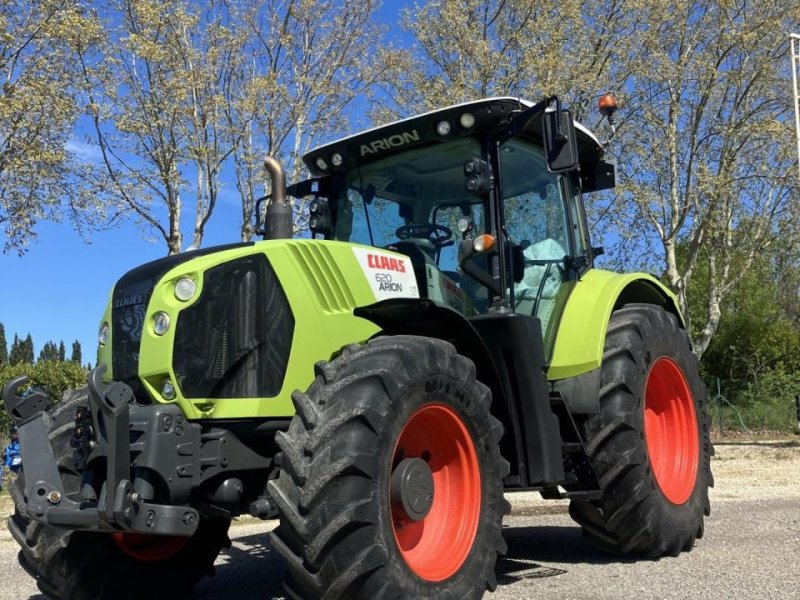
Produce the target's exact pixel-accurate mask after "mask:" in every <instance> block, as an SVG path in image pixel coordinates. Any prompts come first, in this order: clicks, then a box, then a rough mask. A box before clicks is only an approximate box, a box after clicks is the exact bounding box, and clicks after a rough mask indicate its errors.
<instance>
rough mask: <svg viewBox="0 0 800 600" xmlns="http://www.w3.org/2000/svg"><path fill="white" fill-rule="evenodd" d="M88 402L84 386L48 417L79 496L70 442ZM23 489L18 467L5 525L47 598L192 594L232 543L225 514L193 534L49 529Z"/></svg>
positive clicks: (68, 484)
mask: <svg viewBox="0 0 800 600" xmlns="http://www.w3.org/2000/svg"><path fill="white" fill-rule="evenodd" d="M87 404H88V400H87V396H86V392H85V390H82V391H76V392H72V393H71V395H70V396H68V397H67V398H65V400H64V401H63V402H62V403H61V404H60V405H59V406H58V407H56V408H55V409H54V410H53V412H52V413H51V414H50V415H49V417H50V421H51V427H50V443H51V445H52V447H53V452H54V454H55V456H56V460H57V461H58V468H59V471H60V473H61V478H62V481H63V482H64V487H65V491H66V492H67V494H69V495H77V493H78V489H79V486H80V474H79V473H78V471H77V470H76V469H75V467H74V464H73V461H72V448H71V447H70V443H69V442H70V438H71V437H72V433H73V430H74V428H75V424H74V418H75V409H76V408H78V407H79V406H86V405H87ZM24 489H25V479H24V467H23V471H22V472H21V473H20V477H19V478H17V480H16V481H15V482H14V484H13V487H12V490H11V493H12V496H13V498H14V505H15V509H16V510H15V513H14V515H13V516H12V517H10V518H9V520H8V527H9V530H10V531H11V534H12V535H13V536H14V538H15V539H16V540H17V542H18V543H19V544H20V552H19V562H20V564H21V565H22V567H23V568H24V569H25V570H26V571H27V572H28V573H29V574H30V575H32V576H33V577H35V578H36V580H37V584H38V586H39V588H40V589H41V590H42V592H44V594H45V595H47V596H48V597H50V598H57V599H60V600H117V599H131V600H133V599H134V598H135V599H137V600H140V599H141V598H149V599H161V598H164V599H165V600H166V599H170V600H174V599H175V598H189V597H190V596H191V591H192V588H193V587H194V585H195V584H196V583H197V582H198V581H199V580H200V579H201V578H202V577H203V576H205V575H213V573H214V561H215V560H216V558H217V555H218V554H219V552H220V550H221V549H222V548H223V547H226V546H229V545H230V540H229V539H228V535H227V532H228V526H229V525H230V520H228V519H213V520H212V519H207V518H201V520H200V524H199V526H198V530H197V532H196V533H195V535H194V536H192V537H191V538H178V537H162V536H148V535H141V534H130V533H120V534H104V533H85V532H80V531H68V530H66V529H60V528H57V527H49V526H47V525H43V524H42V523H39V522H38V521H33V520H30V519H29V518H28V515H27V512H26V510H25V505H26V503H25V499H24Z"/></svg>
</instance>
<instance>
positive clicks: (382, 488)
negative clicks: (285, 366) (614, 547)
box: [269, 336, 510, 600]
mask: <svg viewBox="0 0 800 600" xmlns="http://www.w3.org/2000/svg"><path fill="white" fill-rule="evenodd" d="M294 403H295V408H296V410H297V414H296V416H295V417H294V419H293V421H292V424H291V427H290V428H289V431H288V432H287V433H286V434H285V435H284V434H280V435H279V436H278V438H277V439H278V443H279V445H280V446H281V449H282V450H283V469H282V472H281V474H280V477H279V478H278V479H277V480H274V481H271V482H270V484H269V490H270V494H271V496H272V498H273V500H274V501H275V503H276V504H277V506H278V508H279V511H280V525H279V527H278V528H277V529H276V530H275V531H274V532H273V535H272V542H273V545H274V546H275V548H276V549H277V550H278V551H279V552H280V553H281V554H282V555H283V556H284V557H285V558H286V560H287V578H286V588H287V591H288V593H289V595H290V596H291V597H292V598H303V599H316V598H323V597H324V598H326V599H334V598H337V599H338V598H342V599H344V598H347V599H351V598H364V599H366V598H369V599H376V600H380V599H396V598H459V599H462V598H463V599H472V598H480V597H481V596H482V595H483V594H484V592H485V591H486V589H494V588H495V587H496V581H495V574H494V568H495V563H496V561H497V557H498V555H501V554H503V553H504V552H505V548H506V546H505V543H504V541H503V538H502V532H501V528H502V518H503V514H506V513H507V512H508V511H509V508H510V507H509V505H508V503H507V502H506V501H505V500H504V498H503V477H504V476H505V475H507V474H508V468H509V467H508V463H507V462H506V461H505V460H503V458H502V457H501V456H500V451H499V447H498V442H499V440H500V438H501V436H502V432H503V429H502V425H501V424H500V422H499V421H497V420H496V419H495V418H494V417H492V415H491V413H490V412H489V407H490V404H491V394H490V392H489V390H488V388H486V387H485V386H484V385H482V384H481V383H479V382H476V381H475V367H474V365H473V364H472V362H470V361H469V360H468V359H466V358H464V357H463V356H460V355H458V354H457V353H456V351H455V349H454V348H453V346H451V345H450V344H448V343H446V342H443V341H441V340H435V339H429V338H421V337H411V336H392V337H384V338H378V339H376V340H373V341H371V342H369V343H368V344H366V345H365V346H363V347H357V346H356V347H350V348H346V349H345V350H343V351H342V353H341V355H340V356H338V357H337V358H336V359H335V360H333V361H332V362H330V363H320V364H319V365H317V378H316V380H315V381H314V383H313V384H312V385H311V387H310V388H309V390H308V393H307V394H302V393H295V395H294Z"/></svg>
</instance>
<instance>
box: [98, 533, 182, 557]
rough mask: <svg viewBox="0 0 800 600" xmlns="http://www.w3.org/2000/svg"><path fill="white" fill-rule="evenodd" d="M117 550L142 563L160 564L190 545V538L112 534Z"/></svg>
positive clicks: (143, 534) (142, 534) (144, 534)
mask: <svg viewBox="0 0 800 600" xmlns="http://www.w3.org/2000/svg"><path fill="white" fill-rule="evenodd" d="M111 537H112V538H113V540H114V543H115V544H116V545H117V548H119V549H120V550H122V551H123V552H124V553H125V554H127V555H128V556H130V557H131V558H135V559H136V560H139V561H142V562H160V561H162V560H167V559H168V558H172V557H173V556H175V555H176V554H177V553H178V552H180V551H181V550H183V549H184V548H185V547H186V546H187V544H188V543H189V538H188V537H183V536H177V535H176V536H164V535H147V534H146V533H112V534H111Z"/></svg>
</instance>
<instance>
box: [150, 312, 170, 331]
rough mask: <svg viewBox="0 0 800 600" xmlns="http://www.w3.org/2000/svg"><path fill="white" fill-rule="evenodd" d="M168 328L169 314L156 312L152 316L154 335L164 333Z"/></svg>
mask: <svg viewBox="0 0 800 600" xmlns="http://www.w3.org/2000/svg"><path fill="white" fill-rule="evenodd" d="M168 329H169V315H168V314H167V313H165V312H159V313H156V316H155V317H154V318H153V331H155V332H156V335H164V334H165V333H167V330H168Z"/></svg>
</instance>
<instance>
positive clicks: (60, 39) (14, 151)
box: [0, 0, 100, 253]
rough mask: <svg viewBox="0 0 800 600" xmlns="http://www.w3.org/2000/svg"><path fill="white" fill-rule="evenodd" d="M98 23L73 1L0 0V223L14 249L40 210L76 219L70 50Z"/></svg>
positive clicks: (29, 233) (79, 215) (80, 218)
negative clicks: (71, 158) (72, 152)
mask: <svg viewBox="0 0 800 600" xmlns="http://www.w3.org/2000/svg"><path fill="white" fill-rule="evenodd" d="M99 34H100V26H99V23H98V22H97V21H96V20H95V19H94V18H93V16H92V15H91V14H85V13H84V11H82V10H81V7H80V4H79V3H78V2H75V1H67V2H64V1H61V0H58V1H50V0H41V1H31V0H18V1H12V0H0V79H1V80H0V226H2V227H3V229H4V233H5V241H4V250H5V251H8V250H11V249H14V250H17V251H18V252H20V253H22V252H23V251H24V248H25V245H26V244H27V243H28V241H29V240H30V239H31V238H32V237H34V236H35V232H34V226H35V224H36V222H37V220H38V219H40V218H52V219H56V220H58V219H60V218H61V216H62V212H63V211H64V210H66V211H68V212H69V214H70V216H71V217H72V220H73V222H74V223H75V224H76V225H77V226H78V227H82V225H83V224H85V212H86V210H88V208H89V205H90V204H91V206H92V208H93V209H96V208H98V207H97V205H96V204H94V203H92V202H91V198H90V197H89V196H87V195H85V194H83V193H81V192H82V190H81V189H80V188H79V187H78V186H75V185H72V181H71V179H72V165H71V161H70V132H71V130H72V127H73V125H74V123H75V121H76V119H77V117H78V114H79V107H78V102H77V100H76V96H77V95H78V90H77V89H76V83H77V82H79V81H80V77H79V76H80V73H79V71H77V70H76V68H75V52H76V49H78V48H86V47H90V46H91V45H92V44H93V43H94V42H95V41H96V40H97V38H98V36H99Z"/></svg>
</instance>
